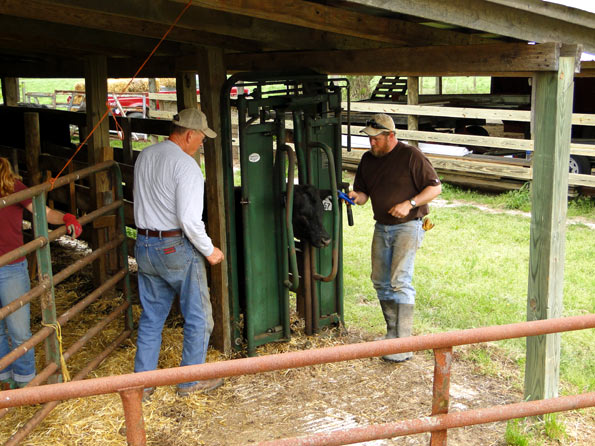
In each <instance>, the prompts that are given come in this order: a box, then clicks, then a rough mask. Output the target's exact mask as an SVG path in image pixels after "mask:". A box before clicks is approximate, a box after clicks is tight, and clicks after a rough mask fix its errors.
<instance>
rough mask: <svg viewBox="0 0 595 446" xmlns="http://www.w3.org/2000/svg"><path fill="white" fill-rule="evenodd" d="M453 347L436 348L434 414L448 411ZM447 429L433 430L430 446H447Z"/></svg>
mask: <svg viewBox="0 0 595 446" xmlns="http://www.w3.org/2000/svg"><path fill="white" fill-rule="evenodd" d="M451 365H452V347H448V348H440V349H435V350H434V384H433V389H432V415H442V414H446V413H448V403H449V400H450V370H451ZM447 433H448V431H447V430H443V431H435V432H432V437H431V438H430V446H446V439H447Z"/></svg>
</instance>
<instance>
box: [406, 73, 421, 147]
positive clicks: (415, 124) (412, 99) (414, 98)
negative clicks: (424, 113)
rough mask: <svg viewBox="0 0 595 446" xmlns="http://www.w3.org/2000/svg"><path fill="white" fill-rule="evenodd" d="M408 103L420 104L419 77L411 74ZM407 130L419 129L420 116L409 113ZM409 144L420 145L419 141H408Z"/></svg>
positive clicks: (408, 81) (408, 79)
mask: <svg viewBox="0 0 595 446" xmlns="http://www.w3.org/2000/svg"><path fill="white" fill-rule="evenodd" d="M407 104H409V105H417V104H419V77H417V76H409V77H408V78H407ZM407 130H419V118H418V117H417V116H415V115H407ZM408 142H409V144H411V145H412V146H415V147H419V142H418V141H408Z"/></svg>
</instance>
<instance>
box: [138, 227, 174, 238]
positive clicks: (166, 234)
mask: <svg viewBox="0 0 595 446" xmlns="http://www.w3.org/2000/svg"><path fill="white" fill-rule="evenodd" d="M137 233H138V234H141V235H144V236H145V237H179V236H180V235H182V230H181V229H174V230H173V231H153V230H151V229H137Z"/></svg>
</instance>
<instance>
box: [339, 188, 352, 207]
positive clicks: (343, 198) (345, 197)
mask: <svg viewBox="0 0 595 446" xmlns="http://www.w3.org/2000/svg"><path fill="white" fill-rule="evenodd" d="M339 198H341V199H342V200H345V201H346V202H347V203H349V204H352V205H354V206H355V202H354V201H353V200H352V199H351V198H349V196H348V195H347V194H346V193H345V192H343V191H339Z"/></svg>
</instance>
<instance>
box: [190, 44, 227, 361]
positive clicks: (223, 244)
mask: <svg viewBox="0 0 595 446" xmlns="http://www.w3.org/2000/svg"><path fill="white" fill-rule="evenodd" d="M198 62H199V64H198V66H199V71H198V76H199V81H200V103H201V108H202V110H203V112H204V113H205V114H206V115H207V121H208V123H209V126H210V127H211V128H212V129H213V130H215V132H217V138H215V139H207V140H206V142H205V149H204V150H205V171H206V177H207V178H206V179H207V182H206V194H205V203H208V204H209V205H208V207H207V211H208V228H207V229H208V232H209V236H210V237H211V239H212V240H213V243H214V244H215V246H217V247H218V248H219V249H221V251H223V253H224V254H225V257H226V259H225V260H224V261H223V262H222V263H220V264H219V265H217V266H213V267H211V303H212V305H213V319H214V320H215V326H214V328H213V334H212V337H211V339H212V343H213V345H214V346H215V348H217V349H219V350H221V351H223V352H225V353H229V352H231V345H232V344H231V342H232V330H231V320H230V302H229V296H230V294H229V283H228V263H227V262H228V259H229V250H228V246H227V230H228V224H229V222H228V221H227V219H226V214H227V213H226V206H229V203H225V199H224V193H223V192H224V187H225V185H224V182H223V178H224V176H223V169H224V168H225V166H224V165H223V155H222V153H223V148H222V147H221V132H222V129H221V109H220V108H221V107H220V101H219V92H220V91H221V88H222V87H223V83H224V82H225V79H226V70H225V64H224V61H223V51H221V50H219V49H214V48H204V49H203V50H201V51H200V52H199V58H198Z"/></svg>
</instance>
